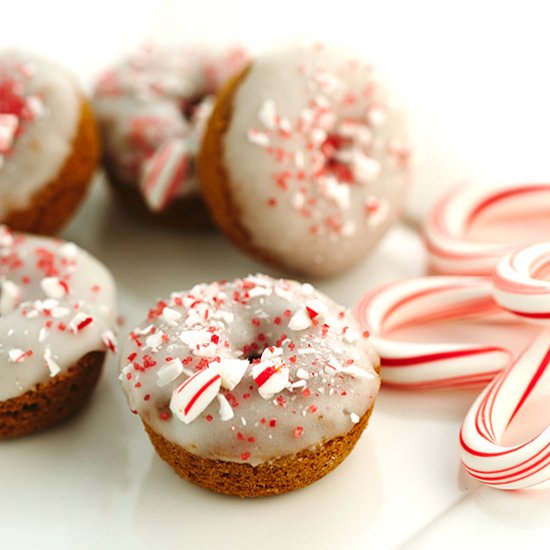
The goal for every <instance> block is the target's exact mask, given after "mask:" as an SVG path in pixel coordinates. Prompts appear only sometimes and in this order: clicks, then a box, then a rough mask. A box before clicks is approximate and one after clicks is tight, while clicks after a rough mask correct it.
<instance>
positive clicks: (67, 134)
mask: <svg viewBox="0 0 550 550" xmlns="http://www.w3.org/2000/svg"><path fill="white" fill-rule="evenodd" d="M98 157H99V141H98V134H97V129H96V125H95V121H94V118H93V116H92V113H91V110H90V107H89V105H88V103H87V101H86V100H85V99H84V97H83V95H82V93H81V91H80V90H79V88H78V86H77V84H76V82H75V81H74V79H73V78H72V77H71V76H70V75H69V74H68V73H67V72H66V71H65V70H64V69H62V68H61V67H58V66H57V65H54V64H53V63H50V62H49V61H46V60H43V59H40V58H39V57H36V56H34V55H31V54H28V53H23V52H17V51H7V52H2V53H0V222H1V223H5V224H9V226H10V227H12V228H13V229H16V230H19V231H29V232H32V233H43V234H51V233H55V232H56V231H57V230H58V229H59V228H60V227H61V226H62V225H63V224H64V223H65V221H67V220H68V219H69V217H70V216H71V214H72V213H73V212H74V210H75V209H76V207H77V206H78V204H79V203H80V200H81V199H82V197H83V196H84V194H85V192H86V190H87V188H88V184H89V182H90V179H91V176H92V174H93V172H94V169H95V166H96V163H97V160H98Z"/></svg>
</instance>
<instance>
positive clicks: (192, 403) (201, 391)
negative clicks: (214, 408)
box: [183, 374, 221, 414]
mask: <svg viewBox="0 0 550 550" xmlns="http://www.w3.org/2000/svg"><path fill="white" fill-rule="evenodd" d="M220 378H221V376H220V375H219V374H216V376H214V377H213V378H211V379H210V380H208V382H206V384H204V385H203V386H202V388H200V389H199V391H198V392H196V393H195V395H194V396H193V397H192V398H191V401H189V403H188V404H187V407H185V409H184V410H183V414H187V413H188V412H189V411H190V410H191V407H193V405H194V404H195V403H196V401H197V399H198V398H199V397H200V396H201V395H202V394H203V393H204V392H205V391H206V390H207V389H208V388H209V387H210V386H211V385H212V384H213V383H214V382H215V381H216V380H219V379H220Z"/></svg>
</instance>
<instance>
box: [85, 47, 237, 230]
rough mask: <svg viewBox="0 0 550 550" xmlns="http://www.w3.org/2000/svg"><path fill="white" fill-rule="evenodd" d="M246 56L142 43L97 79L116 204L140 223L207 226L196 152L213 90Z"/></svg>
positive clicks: (106, 159)
mask: <svg viewBox="0 0 550 550" xmlns="http://www.w3.org/2000/svg"><path fill="white" fill-rule="evenodd" d="M247 61H248V57H247V56H246V54H245V52H244V51H243V50H242V49H240V48H232V49H229V50H227V51H226V52H224V53H216V52H213V51H209V50H205V49H203V48H191V47H187V48H183V47H180V48H163V47H160V46H151V45H147V46H144V47H142V48H141V49H140V50H139V51H138V52H137V53H135V54H134V55H132V56H130V57H129V58H128V59H125V60H124V61H122V62H121V63H120V64H119V65H118V66H116V67H115V68H113V69H109V70H107V71H105V72H104V73H103V74H102V75H101V76H100V78H99V80H98V83H97V86H96V89H95V94H94V108H95V112H96V113H97V116H98V119H99V124H100V130H101V133H102V136H103V141H104V146H105V147H104V165H105V168H106V171H107V174H108V176H109V180H110V182H111V183H112V185H113V187H114V189H115V191H116V193H117V195H118V196H119V197H120V198H121V199H122V201H121V202H122V203H123V205H124V206H125V207H126V208H127V209H128V211H130V212H132V213H133V214H135V215H136V216H137V217H138V218H139V219H140V220H147V221H150V222H153V223H156V224H160V225H164V226H169V227H175V228H178V229H189V228H200V227H204V226H209V225H210V219H209V216H208V213H207V210H206V207H205V206H204V203H203V201H202V198H201V196H200V193H199V185H198V183H197V179H196V173H195V172H196V170H195V155H196V153H197V149H198V146H199V143H200V141H201V139H202V133H203V129H204V125H205V123H206V120H207V118H208V116H209V115H210V112H211V109H212V106H213V97H214V96H213V94H215V93H216V92H217V91H218V89H219V88H220V87H221V86H222V84H224V83H225V81H226V80H227V79H228V78H229V77H230V76H231V75H233V74H234V73H236V72H237V71H240V70H241V68H242V67H243V66H244V65H245V64H246V63H247Z"/></svg>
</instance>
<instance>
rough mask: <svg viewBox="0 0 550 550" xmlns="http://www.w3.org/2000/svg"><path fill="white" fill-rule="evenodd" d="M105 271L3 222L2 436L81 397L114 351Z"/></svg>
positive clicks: (75, 406)
mask: <svg viewBox="0 0 550 550" xmlns="http://www.w3.org/2000/svg"><path fill="white" fill-rule="evenodd" d="M114 320H115V287H114V282H113V279H112V277H111V275H110V274H109V272H108V271H107V270H106V269H105V267H104V266H102V265H101V264H100V263H99V262H98V261H97V260H96V259H94V258H92V257H91V256H90V255H89V254H87V253H86V252H84V251H83V250H81V249H80V248H78V247H77V246H76V245H74V244H72V243H65V242H62V241H59V240H52V239H47V238H44V237H35V236H30V235H24V234H21V233H13V234H12V233H11V232H10V231H9V230H8V229H7V228H6V227H5V226H1V227H0V439H8V438H13V437H18V436H22V435H27V434H30V433H34V432H37V431H40V430H43V429H46V428H49V427H50V426H53V425H54V424H57V423H58V422H61V421H62V420H64V419H66V418H68V417H69V416H71V415H72V414H74V413H75V412H77V411H78V410H79V409H81V408H82V407H83V405H84V404H85V403H86V401H87V399H88V397H89V396H90V394H91V393H92V390H93V389H94V387H95V385H96V383H97V381H98V378H99V375H100V373H101V367H102V364H103V360H104V357H105V350H106V349H110V350H112V351H114V349H115V339H114V335H113V326H114Z"/></svg>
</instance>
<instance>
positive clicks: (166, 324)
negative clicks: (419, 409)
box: [120, 275, 380, 497]
mask: <svg viewBox="0 0 550 550" xmlns="http://www.w3.org/2000/svg"><path fill="white" fill-rule="evenodd" d="M377 369H378V358H377V356H376V354H375V352H374V351H373V348H372V346H371V344H370V342H369V341H368V340H367V338H366V335H364V334H362V332H361V331H360V329H359V326H358V324H357V323H356V321H355V320H354V319H353V317H352V315H351V313H350V312H349V311H348V310H346V309H345V308H342V307H340V306H338V305H337V304H335V303H334V302H333V301H332V300H330V299H329V298H327V297H326V296H324V295H323V294H321V293H319V292H317V291H316V290H315V289H314V288H313V287H312V286H311V285H309V284H300V283H298V282H295V281H288V280H276V279H272V278H270V277H268V276H265V275H256V276H248V277H246V278H244V279H239V280H236V281H232V282H219V283H212V284H200V285H197V286H195V287H194V288H192V289H191V290H190V291H188V292H174V293H172V294H171V296H170V297H169V298H168V299H167V300H160V301H159V302H158V303H157V304H156V305H155V306H154V307H153V308H152V309H151V310H150V311H149V314H148V316H147V319H146V321H145V322H144V323H143V324H141V325H140V326H139V327H138V328H136V329H135V330H133V331H132V332H131V334H130V337H129V339H128V341H127V343H126V346H125V347H124V350H123V352H122V362H121V375H120V379H121V381H122V385H123V387H124V390H125V392H126V395H127V397H128V401H129V404H130V407H131V409H132V411H133V412H135V413H137V414H139V415H140V417H141V419H142V421H143V424H144V426H145V429H146V431H147V433H148V434H149V437H150V439H151V441H152V443H153V445H154V447H155V448H156V450H157V452H158V454H159V455H160V457H161V458H163V459H164V460H165V461H166V462H168V464H170V465H171V466H172V467H173V468H174V470H175V471H176V472H177V473H178V474H179V475H180V476H182V477H184V478H186V479H188V480H189V481H191V482H193V483H195V484H197V485H200V486H202V487H205V488H207V489H210V490H212V491H217V492H221V493H226V494H229V495H237V496H241V497H253V496H264V495H274V494H279V493H284V492H287V491H292V490H294V489H298V488H300V487H304V486H306V485H308V484H310V483H313V482H314V481H316V480H318V479H319V478H321V477H322V476H324V475H325V474H327V473H328V472H330V471H331V470H332V469H334V468H335V467H336V466H337V465H338V464H340V462H341V461H342V460H343V459H344V458H345V457H346V456H347V455H348V453H349V452H350V451H351V450H352V448H353V446H354V444H355V443H356V441H357V439H358V438H359V436H360V435H361V433H362V431H363V429H364V428H365V426H366V424H367V421H368V418H369V415H370V413H371V411H372V408H373V405H374V399H375V396H376V394H377V392H378V388H379V385H380V381H379V377H378V374H377Z"/></svg>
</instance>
